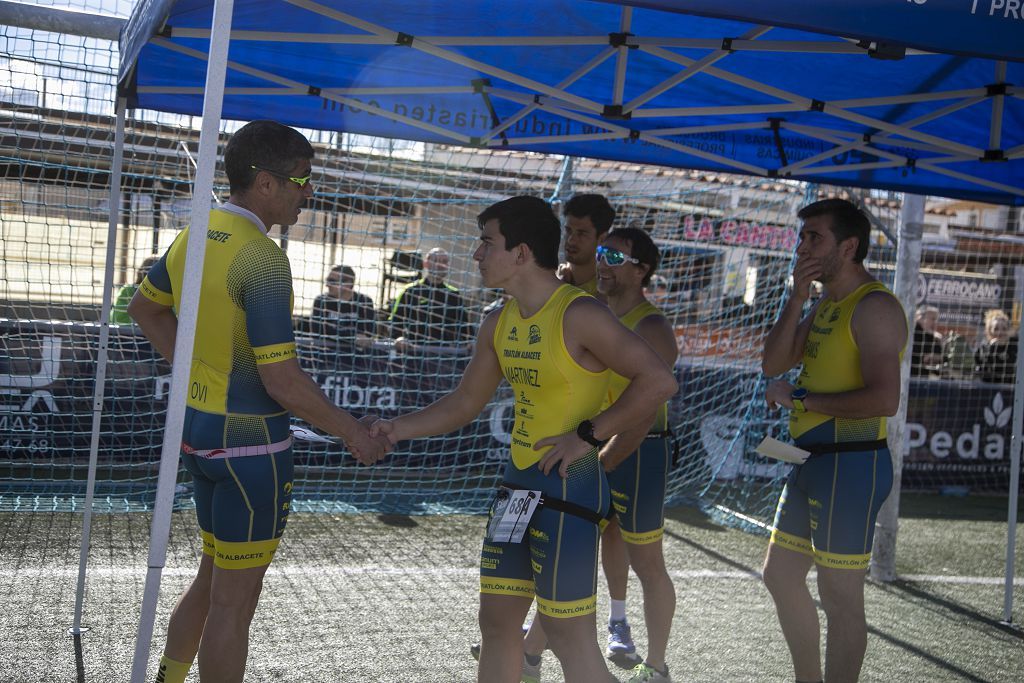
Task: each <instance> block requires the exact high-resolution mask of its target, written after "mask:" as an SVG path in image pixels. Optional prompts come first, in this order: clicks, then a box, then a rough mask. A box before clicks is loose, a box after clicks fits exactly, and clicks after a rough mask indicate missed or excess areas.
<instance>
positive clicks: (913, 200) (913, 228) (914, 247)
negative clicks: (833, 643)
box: [871, 194, 924, 581]
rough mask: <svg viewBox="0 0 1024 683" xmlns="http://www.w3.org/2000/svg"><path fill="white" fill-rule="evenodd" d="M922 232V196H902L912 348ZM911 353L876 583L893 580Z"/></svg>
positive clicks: (902, 286) (903, 374)
mask: <svg viewBox="0 0 1024 683" xmlns="http://www.w3.org/2000/svg"><path fill="white" fill-rule="evenodd" d="M923 232H924V197H922V196H920V195H911V194H907V195H904V196H903V209H902V212H901V214H900V232H899V236H900V240H899V243H898V245H897V250H896V254H897V256H896V286H895V292H894V294H896V297H897V298H898V299H899V300H900V303H902V304H903V310H904V312H905V313H906V315H907V345H908V348H909V346H911V345H913V343H914V339H913V335H912V334H910V331H911V330H913V320H914V317H913V316H914V306H915V305H916V289H917V273H918V271H919V270H920V268H921V235H922V234H923ZM910 356H911V354H910V353H904V354H903V362H902V363H900V407H899V410H897V412H896V415H894V416H893V417H891V418H889V420H888V434H889V451H890V452H891V453H892V467H893V476H892V491H891V492H890V493H889V497H888V498H887V499H886V501H885V504H884V505H882V509H881V510H880V511H879V513H878V519H877V521H876V522H875V547H874V551H873V552H872V554H871V578H873V579H875V580H876V581H894V580H895V579H896V535H897V531H898V530H899V516H900V485H901V483H902V480H903V453H904V444H905V443H906V428H907V397H908V396H909V393H910Z"/></svg>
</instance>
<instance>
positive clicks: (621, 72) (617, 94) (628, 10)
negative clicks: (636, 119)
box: [612, 6, 633, 104]
mask: <svg viewBox="0 0 1024 683" xmlns="http://www.w3.org/2000/svg"><path fill="white" fill-rule="evenodd" d="M632 22H633V8H632V7H628V6H627V7H623V8H622V16H621V17H620V18H619V33H623V34H624V33H629V28H630V25H631V24H632ZM615 51H616V52H617V53H618V54H617V55H616V60H615V82H614V83H613V85H612V104H622V96H623V93H624V92H625V90H626V65H627V63H628V61H629V48H628V47H626V46H625V45H620V46H619V47H617V48H616V49H615Z"/></svg>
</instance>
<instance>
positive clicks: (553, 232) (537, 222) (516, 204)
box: [476, 196, 562, 270]
mask: <svg viewBox="0 0 1024 683" xmlns="http://www.w3.org/2000/svg"><path fill="white" fill-rule="evenodd" d="M490 220H497V221H498V229H499V231H500V232H501V235H502V237H504V238H505V250H506V251H508V250H510V249H512V247H516V246H519V245H520V244H525V245H526V246H528V247H529V248H530V251H531V252H533V260H534V261H536V262H537V265H538V266H540V267H541V268H546V269H548V270H554V269H555V268H557V267H558V245H559V243H560V242H561V241H562V226H561V224H560V223H559V222H558V217H557V216H555V212H554V211H552V210H551V206H550V205H549V204H548V203H547V202H546V201H544V200H543V199H540V198H539V197H526V196H519V197H512V198H511V199H505V200H503V201H500V202H498V203H497V204H492V205H490V206H488V207H487V208H486V209H484V210H483V212H481V213H480V215H479V216H477V217H476V222H477V225H479V226H480V229H481V230H483V227H484V223H486V222H488V221H490Z"/></svg>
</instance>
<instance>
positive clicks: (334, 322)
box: [310, 266, 377, 347]
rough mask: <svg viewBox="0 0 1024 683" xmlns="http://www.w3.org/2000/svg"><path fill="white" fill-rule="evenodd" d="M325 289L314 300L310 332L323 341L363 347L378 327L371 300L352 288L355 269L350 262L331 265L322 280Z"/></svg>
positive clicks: (354, 279) (354, 281)
mask: <svg viewBox="0 0 1024 683" xmlns="http://www.w3.org/2000/svg"><path fill="white" fill-rule="evenodd" d="M325 283H326V285H327V293H326V294H321V295H320V296H318V297H317V298H316V299H314V300H313V312H312V313H311V314H310V320H311V322H312V324H311V326H310V329H311V331H312V332H313V334H317V335H320V336H321V337H323V338H324V339H325V340H326V341H330V342H336V343H344V344H352V343H355V344H356V345H357V346H360V347H366V346H369V345H370V342H371V338H372V337H373V335H374V334H375V333H376V331H377V317H376V314H375V313H374V311H373V300H372V299H371V298H370V297H368V296H366V295H365V294H360V293H359V292H357V291H355V289H354V287H355V284H356V271H354V270H353V269H352V268H351V267H350V266H334V267H333V268H331V272H330V273H328V274H327V279H326V280H325Z"/></svg>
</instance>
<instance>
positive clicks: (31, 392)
mask: <svg viewBox="0 0 1024 683" xmlns="http://www.w3.org/2000/svg"><path fill="white" fill-rule="evenodd" d="M98 343H99V326H98V325H96V324H91V323H62V322H51V321H12V320H0V464H4V465H5V467H9V468H14V469H17V468H19V467H22V468H24V467H29V466H31V467H40V466H45V467H47V468H49V469H52V468H53V467H55V466H60V465H64V466H83V465H84V464H85V462H86V461H87V458H88V451H89V439H90V431H91V424H92V395H93V385H94V373H95V363H96V358H97V355H98V353H97V352H98ZM299 351H300V362H301V363H302V365H303V367H305V368H306V369H307V370H308V371H309V372H310V374H311V375H312V377H313V379H314V380H315V381H316V382H317V384H318V385H319V386H320V387H321V388H322V389H323V390H324V392H325V393H326V394H327V396H328V397H330V399H331V400H332V401H333V402H334V403H335V404H336V405H338V406H341V407H342V408H345V409H346V410H348V411H350V412H352V413H353V414H355V415H357V416H361V415H366V414H373V415H380V416H382V417H395V416H397V415H400V414H402V413H405V412H408V411H410V410H413V409H415V408H419V407H422V406H425V405H428V404H429V403H431V402H433V401H435V400H437V399H438V398H440V397H441V396H443V395H444V394H446V393H447V392H449V391H451V390H452V389H453V388H454V387H455V386H456V385H457V384H458V382H459V380H460V379H461V377H462V373H463V371H464V370H465V366H466V364H467V363H468V357H466V356H415V355H396V354H394V353H392V352H389V351H386V350H365V349H356V348H354V347H348V348H342V347H338V346H333V345H328V344H324V343H323V342H321V341H319V340H317V339H316V338H308V337H300V338H299ZM109 355H110V360H109V364H108V367H107V380H106V381H107V386H106V392H105V398H104V403H103V416H104V417H103V423H102V432H101V440H100V449H101V454H102V457H103V458H104V461H105V462H108V461H109V462H113V463H115V464H116V463H118V462H120V463H124V464H125V465H129V464H130V465H133V466H135V465H138V464H140V463H155V462H156V461H157V460H158V458H159V451H160V444H161V442H162V435H163V424H164V412H165V409H166V403H167V396H168V392H169V390H170V374H169V373H170V368H169V367H168V365H167V364H166V363H164V362H163V361H162V360H160V359H158V358H157V357H156V355H155V354H154V352H153V350H152V348H151V347H150V346H149V344H148V342H147V341H146V340H145V338H144V337H143V336H142V335H141V334H140V333H139V332H138V331H137V330H136V329H135V328H133V327H128V326H122V327H117V326H114V327H112V328H111V335H110V351H109ZM676 375H677V378H678V380H679V384H680V392H679V393H678V394H677V395H676V397H675V398H674V399H673V401H672V402H671V404H670V421H671V424H672V427H673V431H674V432H675V439H676V444H677V446H678V447H679V455H678V463H677V464H678V465H679V466H681V467H682V468H683V470H684V471H685V472H687V474H686V476H687V477H688V478H690V477H692V478H693V479H694V481H697V480H700V481H710V480H711V479H717V480H722V481H727V480H731V479H735V478H737V477H755V478H765V479H771V478H775V477H778V476H780V475H781V474H782V471H781V469H780V468H781V467H783V466H781V465H779V464H778V463H774V462H767V461H766V460H765V459H764V458H762V457H761V456H758V455H756V454H755V453H754V452H753V447H754V445H755V444H756V440H759V439H760V437H761V436H763V434H764V433H765V432H767V431H769V430H771V429H773V428H774V426H775V425H777V424H778V423H779V420H778V416H777V415H769V414H767V413H766V411H765V410H764V408H763V407H762V406H763V402H762V401H760V400H751V397H752V396H754V395H755V394H757V393H758V392H760V391H761V390H762V378H761V376H760V373H759V372H757V371H756V369H754V368H750V367H749V366H747V367H741V366H736V365H731V364H728V363H721V362H719V363H717V364H712V363H710V362H708V359H703V358H700V357H697V358H690V359H687V360H686V361H685V362H683V361H681V362H680V363H679V364H678V365H677V367H676ZM509 392H510V390H509V389H508V387H507V386H505V385H502V388H501V389H499V391H498V393H497V394H496V396H495V398H494V399H493V400H492V401H491V402H490V403H489V404H488V405H487V407H486V408H485V410H484V411H483V413H482V414H481V416H480V417H479V418H477V419H476V420H475V421H474V422H472V423H471V424H469V425H468V426H466V427H464V428H463V429H462V430H459V431H458V432H455V433H452V434H447V435H444V436H438V437H433V438H431V439H423V440H417V441H416V442H415V443H408V444H402V446H401V450H399V452H398V453H397V454H396V457H393V458H391V459H390V460H389V461H388V463H387V466H388V467H392V468H413V467H424V466H440V467H444V466H467V465H474V464H475V465H484V464H489V465H496V464H497V463H499V462H502V461H503V460H504V458H505V457H506V453H507V447H508V444H509V443H510V440H511V439H510V433H509V432H510V429H511V425H512V417H513V415H512V406H513V400H512V396H511V394H510V393H509ZM712 396H713V397H716V398H715V400H709V397H712ZM693 405H702V406H708V405H711V406H713V408H708V409H702V410H699V411H695V410H691V409H688V408H687V406H693ZM1012 405H1013V387H1012V386H1008V385H1007V386H1004V385H988V384H982V383H973V382H967V381H952V380H913V381H912V383H911V388H910V403H909V406H908V418H907V423H908V424H907V440H908V441H907V452H906V455H905V460H904V470H903V471H904V474H903V485H904V488H913V489H934V488H940V487H945V486H966V487H969V488H970V489H972V490H979V491H991V492H1002V491H1005V490H1006V487H1007V485H1008V469H1009V450H1010V434H1011V425H1010V416H1011V412H1012ZM775 436H780V437H784V436H785V435H784V434H775ZM748 442H750V443H748ZM295 453H296V457H297V460H296V464H297V465H298V466H300V467H301V466H304V465H323V464H334V465H343V464H346V463H351V460H350V459H349V458H348V457H347V455H346V454H345V453H344V452H343V451H342V450H341V449H339V448H338V447H337V446H336V445H334V444H329V443H316V442H308V441H297V442H296V445H295ZM702 471H703V472H704V474H703V475H701V474H700V473H701V472H702Z"/></svg>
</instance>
